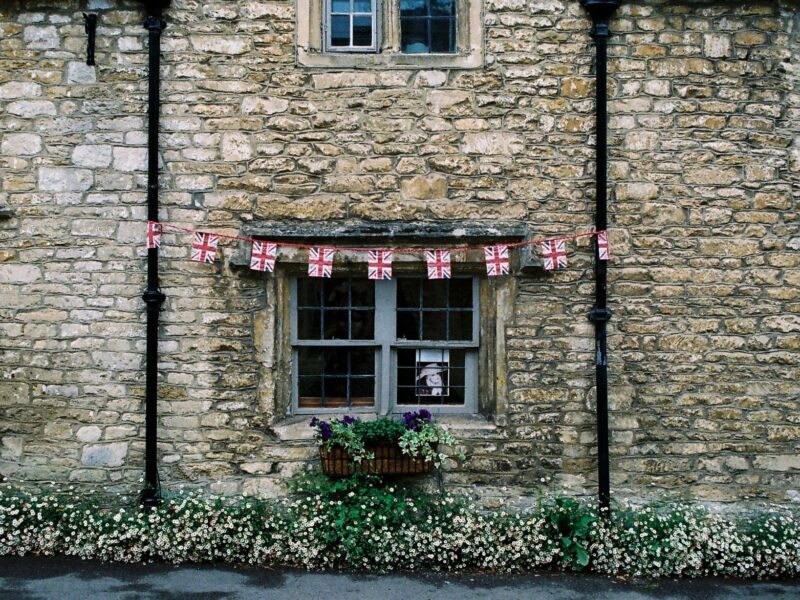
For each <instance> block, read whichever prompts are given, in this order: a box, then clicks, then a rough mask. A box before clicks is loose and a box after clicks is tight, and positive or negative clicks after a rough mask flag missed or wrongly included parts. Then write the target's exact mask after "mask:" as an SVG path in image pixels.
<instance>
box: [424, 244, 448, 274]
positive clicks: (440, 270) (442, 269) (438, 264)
mask: <svg viewBox="0 0 800 600" xmlns="http://www.w3.org/2000/svg"><path fill="white" fill-rule="evenodd" d="M425 260H426V261H427V263H428V279H450V250H425Z"/></svg>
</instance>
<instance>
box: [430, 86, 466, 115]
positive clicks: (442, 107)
mask: <svg viewBox="0 0 800 600" xmlns="http://www.w3.org/2000/svg"><path fill="white" fill-rule="evenodd" d="M470 98H471V95H470V94H469V93H468V92H463V91H460V90H433V91H430V92H428V102H427V103H428V108H429V109H430V111H431V112H432V113H433V114H435V115H444V116H450V117H452V116H464V115H467V114H469V113H470V112H471V111H472V106H471V104H470Z"/></svg>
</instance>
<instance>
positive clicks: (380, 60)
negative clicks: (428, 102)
mask: <svg viewBox="0 0 800 600" xmlns="http://www.w3.org/2000/svg"><path fill="white" fill-rule="evenodd" d="M297 65H298V66H301V67H319V68H328V69H342V68H344V69H406V70H407V69H477V68H479V67H481V66H482V65H483V56H482V54H481V51H480V49H479V48H472V49H471V50H470V51H469V52H466V53H462V54H389V53H387V54H368V53H364V52H359V53H347V54H344V53H342V54H333V53H321V52H312V51H309V50H305V49H303V48H298V49H297Z"/></svg>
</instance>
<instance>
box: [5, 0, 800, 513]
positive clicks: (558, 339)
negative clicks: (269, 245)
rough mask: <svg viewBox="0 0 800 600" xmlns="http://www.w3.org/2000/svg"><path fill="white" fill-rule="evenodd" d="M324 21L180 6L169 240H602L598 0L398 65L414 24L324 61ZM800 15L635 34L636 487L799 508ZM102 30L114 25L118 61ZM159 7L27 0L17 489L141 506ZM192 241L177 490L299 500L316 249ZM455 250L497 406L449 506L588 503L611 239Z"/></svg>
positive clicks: (12, 407)
mask: <svg viewBox="0 0 800 600" xmlns="http://www.w3.org/2000/svg"><path fill="white" fill-rule="evenodd" d="M321 6H324V5H321V4H319V3H316V2H314V1H311V0H298V2H297V3H295V2H294V1H293V0H240V1H231V0H203V1H198V0H173V2H172V5H171V7H170V8H169V9H168V10H167V11H166V13H165V17H166V21H167V28H166V30H165V32H164V38H163V55H162V73H161V75H162V101H163V106H162V112H161V114H162V122H161V131H162V133H161V136H160V147H161V154H160V162H161V177H160V182H161V189H162V192H161V213H160V219H161V220H162V221H163V222H167V223H173V224H176V225H179V226H182V227H186V228H189V229H192V228H197V229H207V230H212V231H220V232H223V233H228V234H231V235H255V234H258V233H261V234H264V235H267V234H269V233H270V232H273V231H277V230H281V231H284V233H285V235H287V236H289V233H287V232H292V233H291V235H293V236H295V238H296V239H300V238H302V239H315V236H321V235H323V234H324V235H326V236H329V237H328V239H329V240H330V239H331V236H332V237H333V238H335V237H336V236H337V234H336V233H335V232H337V231H338V232H339V233H340V234H341V239H350V238H348V237H347V235H346V234H348V232H352V231H375V230H377V231H381V227H383V226H385V225H386V224H387V223H392V224H393V226H397V224H400V225H402V224H403V223H406V225H407V231H410V232H411V233H412V234H411V235H410V236H406V237H404V238H402V239H401V242H400V243H403V244H410V245H414V244H417V243H421V242H422V240H416V241H415V239H414V236H413V231H414V230H415V228H417V229H418V230H420V231H428V229H425V228H426V227H427V228H429V229H430V228H434V229H435V230H436V231H437V232H439V233H438V234H437V235H440V236H441V241H442V242H443V243H451V244H458V243H460V242H461V241H463V240H465V239H467V237H469V236H467V237H465V236H464V234H463V229H464V227H465V226H466V225H468V229H469V228H471V229H469V230H470V231H473V232H474V231H478V230H480V229H481V228H483V229H485V231H483V233H481V234H480V235H478V234H476V236H478V237H481V239H484V238H485V239H491V238H492V236H493V235H494V236H496V237H498V239H499V238H503V239H505V238H504V237H503V236H512V237H513V239H519V238H518V237H514V236H520V235H527V236H530V237H533V238H536V237H547V236H554V235H557V234H562V233H573V232H576V231H586V230H591V229H592V227H593V211H594V198H593V196H594V187H593V186H594V150H593V141H594V136H593V131H594V108H595V102H594V88H593V85H594V83H593V82H594V75H593V73H594V71H593V56H594V50H593V45H592V41H591V38H590V36H589V30H590V21H589V19H588V18H587V15H586V13H585V12H584V10H583V8H582V7H581V5H580V3H579V2H578V1H577V0H469V1H464V2H460V3H459V4H458V7H459V12H458V14H459V19H461V20H460V21H459V22H458V24H457V27H458V28H459V32H460V33H459V34H458V36H459V37H458V52H456V53H455V54H454V55H452V56H444V57H442V56H431V55H424V54H423V55H414V54H404V53H403V52H401V51H400V50H401V49H402V48H401V45H400V46H399V45H398V42H397V39H398V38H397V35H398V34H397V32H396V31H394V33H393V32H392V27H391V25H393V24H396V23H397V22H398V21H397V18H396V7H395V6H394V5H392V4H386V5H385V6H384V11H383V12H382V13H381V16H380V18H381V19H383V20H384V22H385V24H387V25H386V26H385V27H383V28H381V29H380V31H381V33H380V36H382V37H380V39H379V44H380V43H383V44H385V47H382V49H381V50H382V51H381V52H379V53H350V54H344V53H339V54H337V53H335V52H334V53H331V52H326V51H325V44H324V43H323V42H324V40H322V39H321V37H320V33H319V32H320V31H321V30H320V26H321V22H322V21H324V18H325V17H324V15H325V12H324V10H321V8H320V7H321ZM798 8H800V5H798V3H797V2H794V1H790V0H753V1H748V2H744V1H743V2H739V1H724V2H723V1H701V0H697V1H693V0H682V1H666V0H636V1H631V2H626V3H624V4H623V6H622V7H621V8H620V10H619V11H618V12H617V14H616V16H615V18H614V19H613V21H612V23H611V28H612V32H613V34H612V37H611V38H610V46H609V55H610V60H609V77H610V84H609V99H610V100H609V114H610V118H609V151H610V169H609V179H610V181H611V184H610V187H609V193H610V205H609V220H610V230H611V244H612V262H611V264H610V267H609V307H610V308H611V310H612V311H613V314H614V317H613V319H612V321H611V322H610V323H609V364H610V367H609V373H610V383H609V389H610V399H611V428H612V439H611V473H612V493H613V495H614V496H615V497H631V498H652V497H661V496H664V495H666V496H669V497H683V498H694V499H699V500H703V501H722V502H730V501H744V500H762V499H764V500H770V501H776V502H784V503H789V502H796V501H798V500H800V452H799V451H800V383H798V382H799V381H800V369H798V367H799V366H800V335H799V332H800V252H799V251H800V228H799V227H798V206H797V198H798V193H800V84H799V83H798V82H800V40H798V28H800V20H798V18H800V17H798V13H799V12H800V11H798ZM82 11H92V12H95V13H97V14H98V16H99V20H98V22H99V26H98V30H97V59H96V61H97V64H96V66H95V67H89V66H87V65H86V64H85V60H86V43H87V39H86V34H85V32H84V24H83V18H82V15H81V12H82ZM321 15H323V16H321ZM393 15H395V16H393ZM143 19H144V14H143V10H142V6H141V4H140V3H139V2H133V1H131V0H87V1H82V0H59V1H58V2H56V1H49V0H25V1H22V0H10V1H9V0H5V1H4V2H0V34H1V35H2V37H0V205H2V207H0V208H1V210H0V212H2V216H0V236H1V237H2V244H0V317H2V318H0V348H1V350H2V351H1V352H0V441H1V443H0V473H1V474H2V475H4V476H5V477H6V478H7V479H9V480H12V481H59V482H66V481H69V482H74V483H77V484H83V483H91V484H98V485H102V486H105V487H106V489H112V490H118V491H123V492H131V491H136V490H138V489H139V487H140V485H141V484H140V483H139V481H140V478H141V476H142V470H143V464H144V458H143V456H144V385H143V381H144V379H143V373H144V348H145V327H144V321H145V310H144V303H143V302H142V299H141V294H142V291H143V290H144V287H145V273H146V261H145V254H146V250H145V249H144V246H143V237H144V231H145V222H146V200H145V198H146V194H145V184H146V158H147V148H146V141H147V135H146V132H147V119H146V110H147V32H146V31H145V30H144V29H143V27H142V23H143ZM392 36H394V37H392ZM465 224H466V225H465ZM370 228H372V229H370ZM460 230H461V231H460ZM326 232H328V233H326ZM331 232H334V233H331ZM520 232H521V233H520ZM304 236H305V237H304ZM293 239H294V238H293ZM376 239H381V240H383V242H385V241H386V239H388V238H386V237H385V236H384V237H383V238H381V237H380V234H378V238H376ZM190 241H191V240H190V238H189V237H188V236H186V235H185V234H181V233H179V232H176V231H166V232H165V235H164V243H163V245H162V249H161V269H160V280H161V287H162V290H163V292H164V293H165V294H166V302H165V304H164V307H163V311H162V313H161V330H160V352H161V357H160V363H159V373H160V382H159V388H158V389H159V461H160V475H161V479H162V482H163V483H164V485H165V486H168V487H171V486H175V485H177V484H178V483H185V484H190V485H198V486H201V487H204V488H205V489H208V490H212V491H215V492H222V493H227V494H233V493H248V494H262V495H274V494H278V493H280V491H281V488H280V485H279V484H280V482H281V480H282V479H284V478H285V477H286V476H288V475H289V474H291V473H293V472H294V471H296V470H297V469H298V468H300V467H302V466H303V465H305V464H307V462H308V461H311V460H313V459H314V457H315V450H314V447H313V444H312V442H311V441H310V437H309V430H308V428H307V427H306V423H307V418H308V417H307V416H303V415H298V414H293V412H297V411H293V409H292V404H291V401H290V398H291V396H292V390H291V388H292V385H293V383H292V377H291V375H290V374H291V373H292V368H293V367H292V364H291V363H292V359H291V357H292V354H291V352H290V348H289V341H288V337H287V336H288V325H287V324H288V323H289V322H290V321H291V314H290V313H291V311H292V310H293V308H292V299H291V293H290V288H291V285H292V281H293V279H292V277H293V276H294V274H295V273H297V271H298V270H299V269H301V268H302V265H303V261H304V260H305V256H304V254H303V252H302V251H298V250H294V251H289V250H284V251H282V254H281V256H280V257H279V262H278V264H279V266H278V269H277V271H276V273H275V274H274V275H266V276H262V275H260V274H255V273H254V272H251V271H249V270H248V268H247V264H246V260H243V256H242V255H243V252H244V251H245V249H244V248H243V247H242V246H241V244H239V243H237V242H233V241H230V240H223V241H222V242H221V245H220V248H221V250H220V254H221V256H220V258H219V259H218V260H217V262H215V263H214V264H212V265H207V264H199V263H194V262H190V261H189V260H188V259H189V245H190ZM344 259H345V260H346V261H348V262H349V266H348V264H345V260H342V261H341V262H340V263H337V268H339V267H341V268H342V269H344V270H345V271H347V269H350V271H347V272H352V273H355V274H357V275H358V276H360V277H364V278H365V276H366V270H365V269H364V267H363V264H358V259H357V258H354V257H350V258H348V257H344ZM416 260H417V262H418V261H419V258H417V259H416ZM454 260H455V265H454V269H455V271H456V273H464V274H469V275H471V276H475V277H476V281H477V282H478V283H477V284H476V285H478V287H479V296H480V314H479V315H477V316H476V318H478V319H479V321H480V351H479V354H480V358H479V359H478V369H479V370H480V374H479V375H478V377H479V381H480V383H479V384H478V394H477V395H478V396H479V397H478V399H477V405H476V407H475V408H474V410H473V411H471V412H473V413H475V414H466V415H455V414H453V415H445V416H443V417H442V418H443V420H444V422H445V423H447V424H448V426H449V427H450V428H451V429H452V430H453V431H454V433H455V434H456V435H457V436H458V437H459V438H460V439H462V440H463V442H464V446H465V448H466V452H467V460H466V461H465V462H464V463H463V464H460V465H455V464H451V465H450V466H449V467H448V468H447V469H446V472H445V473H444V481H445V483H446V485H448V486H450V487H452V488H453V489H459V490H467V491H480V493H481V494H482V495H484V496H485V497H486V498H497V499H502V501H503V502H510V501H517V500H519V499H521V498H524V497H525V496H526V495H530V494H532V493H535V492H536V491H537V490H541V489H542V488H543V487H546V488H551V489H554V490H556V491H557V492H559V493H569V494H594V493H595V490H596V460H595V456H596V447H595V414H594V338H593V327H592V324H591V323H590V322H589V321H588V320H587V318H586V314H587V312H588V311H589V310H590V308H591V306H592V303H593V289H594V283H593V274H592V251H591V244H590V241H589V240H588V239H586V240H577V241H576V242H575V243H573V244H571V246H570V247H569V261H570V264H569V268H568V269H566V270H563V271H559V272H556V273H553V274H550V273H545V272H543V271H542V270H541V269H537V268H536V267H535V266H528V267H526V266H525V264H526V260H527V259H526V258H525V257H523V258H519V257H518V256H516V253H515V259H514V261H515V265H514V275H513V276H512V277H508V278H503V279H498V280H491V281H490V280H488V279H487V278H486V277H485V273H484V275H483V276H480V275H479V274H480V269H481V268H482V266H481V264H480V260H478V259H476V258H475V257H470V256H468V255H457V256H455V257H454ZM407 262H408V265H407V268H408V269H409V270H410V271H409V272H412V271H413V270H414V269H415V268H417V267H418V266H419V265H418V264H414V259H413V258H411V259H408V261H407ZM359 269H360V270H359ZM359 274H360V275H359Z"/></svg>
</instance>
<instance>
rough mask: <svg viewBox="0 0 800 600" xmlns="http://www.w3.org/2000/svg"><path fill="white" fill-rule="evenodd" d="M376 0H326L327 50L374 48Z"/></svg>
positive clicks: (346, 50)
mask: <svg viewBox="0 0 800 600" xmlns="http://www.w3.org/2000/svg"><path fill="white" fill-rule="evenodd" d="M375 1H377V0H326V5H327V15H326V25H327V27H326V30H327V31H326V47H327V49H328V51H333V52H354V51H356V52H357V51H362V52H363V51H370V50H372V51H374V50H376V49H377V34H376V29H377V27H376V25H377V9H376V6H375Z"/></svg>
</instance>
